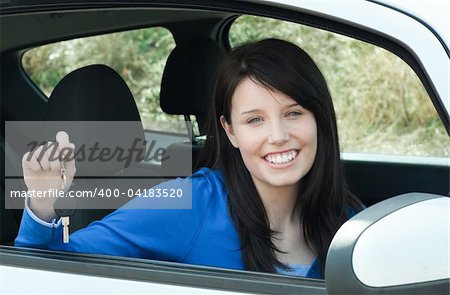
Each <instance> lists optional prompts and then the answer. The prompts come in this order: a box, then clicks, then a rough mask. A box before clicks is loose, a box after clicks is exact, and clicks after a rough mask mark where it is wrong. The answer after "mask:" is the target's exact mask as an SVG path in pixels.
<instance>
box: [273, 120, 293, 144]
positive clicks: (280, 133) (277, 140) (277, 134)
mask: <svg viewBox="0 0 450 295" xmlns="http://www.w3.org/2000/svg"><path fill="white" fill-rule="evenodd" d="M288 140H289V132H288V130H287V128H286V126H284V125H283V123H282V122H272V123H271V124H270V130H269V136H268V141H269V143H271V144H281V143H284V142H286V141H288Z"/></svg>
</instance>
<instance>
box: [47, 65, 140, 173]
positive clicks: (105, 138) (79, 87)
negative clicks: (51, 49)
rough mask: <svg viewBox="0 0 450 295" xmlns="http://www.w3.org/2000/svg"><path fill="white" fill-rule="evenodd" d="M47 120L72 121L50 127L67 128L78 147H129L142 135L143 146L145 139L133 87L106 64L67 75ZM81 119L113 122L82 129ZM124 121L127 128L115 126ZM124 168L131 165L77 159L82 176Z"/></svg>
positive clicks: (54, 96) (51, 102)
mask: <svg viewBox="0 0 450 295" xmlns="http://www.w3.org/2000/svg"><path fill="white" fill-rule="evenodd" d="M44 120H45V121H70V122H67V124H66V123H65V122H61V123H60V124H55V125H59V126H51V127H50V129H52V131H51V132H55V131H56V132H57V131H58V130H65V131H67V133H68V134H69V136H70V140H71V142H74V143H75V145H76V147H77V148H79V147H81V146H82V145H83V144H85V146H86V147H92V146H93V145H94V144H95V143H96V142H98V143H99V144H100V146H101V147H108V148H111V149H114V148H116V147H122V148H124V149H127V148H129V147H130V146H131V145H132V142H133V141H134V140H135V139H136V138H139V144H138V147H143V141H144V139H145V138H144V130H143V127H142V123H141V118H140V116H139V111H138V109H137V106H136V103H135V101H134V98H133V95H132V94H131V91H130V89H129V88H128V86H127V84H126V83H125V81H124V80H123V79H122V77H120V75H119V74H117V73H116V71H114V70H113V69H111V68H110V67H108V66H105V65H90V66H86V67H83V68H80V69H77V70H75V71H73V72H71V73H69V74H67V75H66V76H65V77H64V78H63V79H62V80H61V81H60V82H59V83H58V85H57V86H56V87H55V89H54V90H53V92H52V94H51V95H50V97H49V100H48V103H47V110H46V113H45V116H44ZM74 121H75V122H74ZM79 121H110V122H111V123H98V124H94V123H92V124H91V125H88V126H87V127H85V128H80V126H81V124H80V123H79ZM121 121H129V122H130V123H118V124H127V126H126V127H123V125H120V126H122V127H120V126H119V125H118V124H117V125H118V126H115V125H114V122H121ZM89 124H90V123H89ZM99 125H103V127H102V128H103V129H102V128H100V129H101V130H102V131H99V129H98V128H97V127H98V126H99ZM89 126H93V127H92V128H90V127H89ZM94 126H95V127H94ZM105 128H106V129H105ZM119 128H122V129H120V130H119ZM104 130H106V131H104ZM54 134H55V133H53V136H54ZM53 140H54V139H53ZM77 159H78V158H77ZM137 162H139V161H133V162H132V163H130V165H129V166H132V165H133V164H136V163H137ZM122 168H127V167H124V163H123V162H121V163H119V162H117V161H113V160H111V161H97V162H95V163H92V162H91V163H88V162H87V161H85V162H83V161H78V162H77V174H78V175H80V176H83V175H105V176H108V175H110V174H111V173H114V172H115V171H118V170H120V169H122Z"/></svg>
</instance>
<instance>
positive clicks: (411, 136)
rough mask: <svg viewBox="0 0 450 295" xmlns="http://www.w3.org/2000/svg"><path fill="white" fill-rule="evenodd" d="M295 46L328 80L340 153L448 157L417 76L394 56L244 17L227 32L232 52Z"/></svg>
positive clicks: (272, 21)
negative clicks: (264, 43)
mask: <svg viewBox="0 0 450 295" xmlns="http://www.w3.org/2000/svg"><path fill="white" fill-rule="evenodd" d="M269 37H274V38H280V39H284V40H287V41H290V42H293V43H295V44H297V45H299V46H300V47H302V48H303V49H304V50H305V51H306V52H308V53H309V54H310V55H311V56H312V57H313V59H314V60H315V61H316V63H317V64H318V66H319V68H320V69H321V70H322V72H323V73H324V75H325V78H326V79H327V82H328V85H329V88H330V91H331V94H332V97H333V100H334V106H335V110H336V116H337V122H338V128H339V136H340V145H341V151H342V152H346V153H374V154H390V155H408V156H427V157H448V156H449V146H450V140H449V137H448V135H447V133H446V131H445V128H444V126H443V124H442V122H441V120H440V119H439V117H438V114H437V112H436V110H435V107H434V106H433V104H432V102H431V100H430V97H429V96H428V94H427V92H426V90H425V88H424V86H423V84H422V83H421V81H420V80H419V78H418V77H417V75H416V74H415V72H414V71H413V70H412V69H411V68H410V67H409V65H408V64H406V63H405V62H404V61H403V60H402V59H400V58H399V57H397V56H396V55H394V54H393V53H391V52H389V51H387V50H385V49H383V48H381V47H379V46H375V45H372V44H369V43H365V42H363V41H359V40H356V39H353V38H350V37H346V36H343V35H340V34H336V33H332V32H329V31H325V30H321V29H317V28H313V27H310V26H305V25H301V24H296V23H292V22H287V21H281V20H277V19H271V18H265V17H258V16H250V15H245V16H241V17H239V18H237V19H236V20H235V21H234V23H233V25H232V26H231V28H230V31H229V41H230V45H231V46H232V47H236V46H238V45H240V44H243V43H246V42H250V41H254V40H260V39H264V38H269Z"/></svg>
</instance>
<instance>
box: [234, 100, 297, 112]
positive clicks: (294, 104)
mask: <svg viewBox="0 0 450 295" xmlns="http://www.w3.org/2000/svg"><path fill="white" fill-rule="evenodd" d="M295 106H300V105H299V104H298V103H296V102H295V103H292V104H290V105H287V106H286V109H288V108H291V107H295ZM259 111H261V110H260V109H251V110H248V111H245V112H242V113H241V115H245V114H248V113H256V112H259Z"/></svg>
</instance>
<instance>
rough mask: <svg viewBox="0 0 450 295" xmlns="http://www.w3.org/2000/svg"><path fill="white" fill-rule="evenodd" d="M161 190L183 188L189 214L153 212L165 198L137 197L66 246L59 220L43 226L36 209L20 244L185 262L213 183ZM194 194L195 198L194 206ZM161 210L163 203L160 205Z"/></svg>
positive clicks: (25, 221)
mask: <svg viewBox="0 0 450 295" xmlns="http://www.w3.org/2000/svg"><path fill="white" fill-rule="evenodd" d="M156 189H161V190H163V189H182V191H183V197H181V198H185V199H184V200H183V202H185V203H184V207H185V208H186V207H187V209H152V208H155V204H156V203H157V202H161V201H162V198H159V199H157V198H156V197H148V195H147V197H141V196H140V197H135V198H134V199H132V200H131V201H130V202H128V203H127V204H125V205H124V206H123V207H122V208H120V209H118V210H116V211H114V212H113V213H111V214H110V215H108V216H106V217H105V218H103V219H102V220H100V221H95V222H93V223H91V224H90V225H89V226H88V227H86V228H84V229H80V230H78V231H76V232H74V233H73V234H71V235H70V241H69V243H67V244H64V243H63V242H62V226H61V222H60V221H58V222H57V221H56V220H54V221H53V222H52V223H46V222H43V221H39V220H38V218H37V217H35V216H34V217H33V216H32V212H31V210H29V209H25V210H24V214H23V217H22V221H21V225H20V229H19V234H18V236H17V238H16V240H15V245H16V246H18V247H31V248H41V249H49V250H59V251H71V252H82V253H97V254H108V255H117V256H129V257H139V258H149V259H158V260H168V261H181V260H182V259H183V257H184V256H185V255H186V253H187V252H188V251H189V250H190V247H191V245H192V244H193V243H194V242H195V238H196V236H197V234H198V232H199V231H200V228H201V226H202V225H203V223H204V219H205V217H206V216H207V211H208V208H209V207H210V206H209V204H210V199H211V198H210V196H211V195H212V193H211V189H212V188H211V184H210V182H209V181H207V180H205V179H203V177H201V176H200V177H192V178H185V179H181V178H178V179H175V180H171V181H168V182H164V183H162V184H160V185H158V186H156V187H154V188H153V192H156ZM189 190H191V192H192V194H191V193H190V192H189ZM189 194H191V195H192V203H191V202H190V200H189V197H191V196H190V195H189ZM177 198H178V199H176V198H175V199H173V200H169V199H167V200H166V201H167V202H168V203H167V204H166V207H171V206H172V208H173V207H179V206H178V205H175V206H173V204H175V203H174V202H177V201H178V202H180V201H181V200H180V197H177ZM171 201H172V203H170V202H171ZM155 202H156V203H155ZM186 202H187V203H186ZM170 204H172V205H170ZM160 205H161V203H160V204H159V205H157V206H160Z"/></svg>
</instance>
